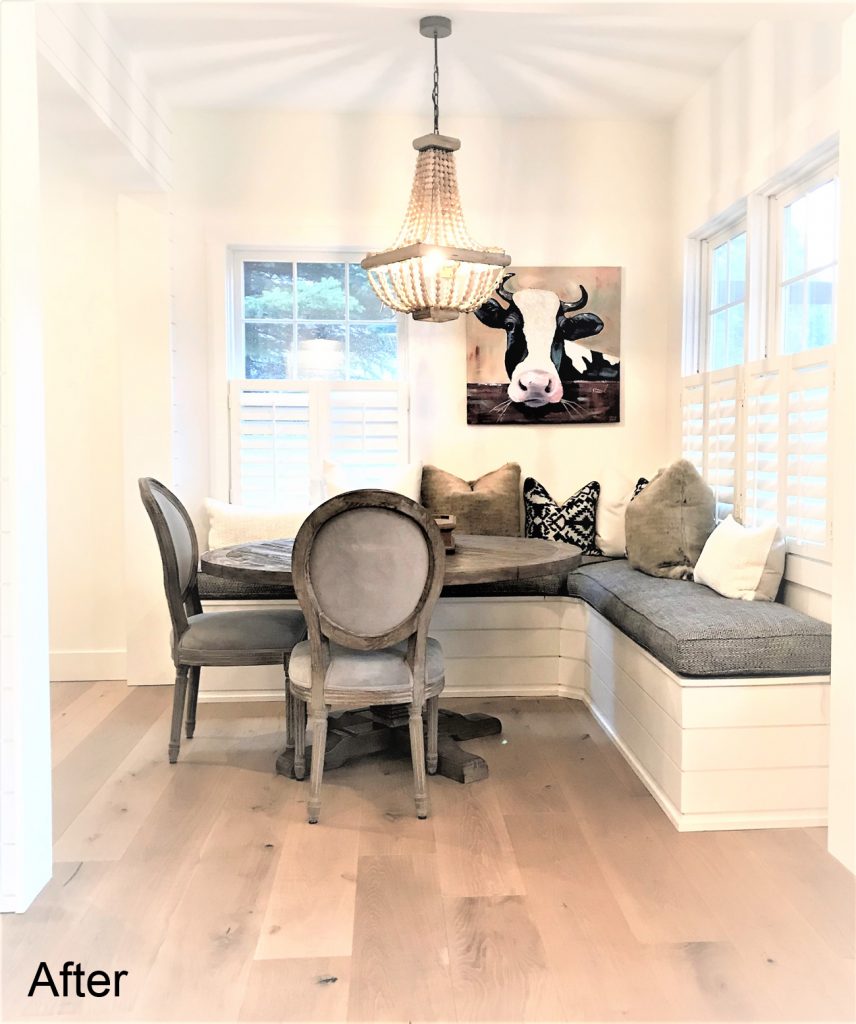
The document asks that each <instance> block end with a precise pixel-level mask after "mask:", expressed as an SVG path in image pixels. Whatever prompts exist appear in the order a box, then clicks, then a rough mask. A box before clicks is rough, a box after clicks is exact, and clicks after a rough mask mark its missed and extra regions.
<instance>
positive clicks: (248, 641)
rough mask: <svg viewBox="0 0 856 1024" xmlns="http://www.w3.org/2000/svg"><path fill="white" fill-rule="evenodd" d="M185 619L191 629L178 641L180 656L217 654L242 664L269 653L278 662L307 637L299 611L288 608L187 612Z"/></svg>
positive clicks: (221, 661)
mask: <svg viewBox="0 0 856 1024" xmlns="http://www.w3.org/2000/svg"><path fill="white" fill-rule="evenodd" d="M187 621H188V623H189V625H190V628H189V629H188V630H187V632H186V633H185V634H184V635H183V636H182V638H181V640H180V641H179V644H178V651H179V655H180V656H184V655H187V656H188V658H190V659H192V660H198V659H200V657H204V655H205V654H207V653H211V654H216V655H217V659H218V661H220V663H221V664H222V663H223V659H224V658H226V657H234V658H235V659H236V663H238V664H242V663H245V662H243V661H242V659H245V658H246V657H247V656H248V655H253V654H258V655H263V654H268V655H270V656H271V659H272V660H273V661H277V660H279V658H281V657H282V655H283V653H284V652H285V651H290V650H291V649H292V648H293V647H294V645H295V644H296V643H297V642H298V641H299V640H302V639H303V637H305V636H306V623H305V621H304V619H303V614H302V612H299V611H292V610H291V609H289V608H248V609H247V610H246V611H243V610H242V611H234V612H203V613H202V614H201V615H190V616H189V617H188V620H187ZM202 663H203V664H204V661H203V662H202Z"/></svg>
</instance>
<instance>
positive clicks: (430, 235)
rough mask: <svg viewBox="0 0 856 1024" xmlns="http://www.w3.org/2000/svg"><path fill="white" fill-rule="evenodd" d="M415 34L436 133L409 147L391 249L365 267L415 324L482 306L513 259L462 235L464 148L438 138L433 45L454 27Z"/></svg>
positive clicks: (427, 26)
mask: <svg viewBox="0 0 856 1024" xmlns="http://www.w3.org/2000/svg"><path fill="white" fill-rule="evenodd" d="M419 31H420V32H421V33H422V35H423V36H428V37H429V38H433V40H434V88H433V90H432V92H431V98H432V101H433V104H434V131H433V132H432V133H431V134H430V135H422V136H420V138H418V139H414V140H413V148H414V149H415V150H417V152H418V153H419V156H418V157H417V158H416V174H415V177H414V179H413V188H412V189H411V192H410V203H409V204H408V207H407V214H406V216H405V218H404V224H402V226H401V230H400V231H399V233H398V237H397V238H396V240H395V243H394V244H393V246H392V247H391V248H389V249H384V250H383V251H382V252H376V253H370V254H369V255H368V256H366V258H365V259H364V260H363V261H362V266H363V267H364V268H365V270H366V271H367V272H368V277H369V281H370V282H371V286H372V288H373V289H374V291H375V294H376V295H377V297H378V298H379V299H380V301H381V302H382V303H383V304H384V305H385V306H389V307H390V308H391V309H395V310H398V311H399V312H401V313H410V314H411V315H412V316H413V319H414V320H429V321H432V322H433V323H442V322H443V321H444V320H454V319H455V318H456V317H457V316H458V314H460V313H467V312H469V311H470V310H472V309H475V308H476V307H477V306H480V305H481V303H482V302H484V301H485V299H487V298H488V296H489V295H490V294H491V292H492V291H493V290H494V288H495V287H496V283H497V280H498V278H499V273H500V271H501V270H502V268H503V267H507V266H508V264H509V263H510V262H511V257H510V256H509V255H508V254H507V253H504V252H503V251H502V250H501V249H492V248H485V247H484V246H482V245H479V243H478V242H476V241H474V240H473V238H472V237H471V235H470V234H469V232H468V231H467V227H466V224H465V223H464V215H463V212H462V210H461V197H460V195H459V193H458V179H457V176H456V174H455V157H454V155H453V154H454V152H455V150H457V149H460V146H461V142H460V139H453V138H451V137H450V136H448V135H441V134H440V129H439V120H440V112H439V91H440V85H439V82H440V76H439V69H438V65H437V40H438V39H443V38H445V37H446V36H448V35H450V34H451V32H452V23H451V21H450V20H449V19H448V18H443V17H439V16H432V17H428V18H422V20H421V21H420V22H419Z"/></svg>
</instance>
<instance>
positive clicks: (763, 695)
mask: <svg viewBox="0 0 856 1024" xmlns="http://www.w3.org/2000/svg"><path fill="white" fill-rule="evenodd" d="M265 603H266V604H267V605H270V603H271V602H265ZM277 603H279V604H282V605H283V606H284V607H286V606H293V605H295V604H296V602H287V601H283V602H277ZM248 605H249V602H246V601H242V602H236V603H235V604H234V605H233V604H231V603H227V602H223V601H218V602H216V604H212V605H211V606H210V607H212V608H214V607H216V609H217V610H227V609H229V608H232V607H236V608H247V607H248ZM431 635H432V636H436V637H437V639H438V640H440V642H441V643H442V645H443V650H444V653H445V656H446V690H445V693H446V695H447V696H449V697H556V696H560V697H568V698H572V699H575V700H582V701H584V702H585V703H586V704H587V705H588V706H589V708H590V709H591V711H592V713H593V714H594V716H595V717H596V718H597V720H598V721H599V722H600V724H601V725H602V727H603V728H604V729H605V731H606V732H607V733H608V734H609V736H610V737H611V738H612V740H613V742H614V743H615V745H616V746H617V748H618V749H619V750H620V751H621V753H622V754H623V755H624V757H625V759H626V760H627V762H628V764H630V766H631V767H632V768H633V770H634V771H635V772H636V774H637V775H638V776H639V778H640V779H641V780H642V781H643V782H644V784H645V785H646V787H647V788H648V789H649V791H650V792H651V794H652V795H653V796H654V798H655V799H656V800H657V802H658V803H659V804H660V806H661V807H662V809H663V810H664V811H665V813H666V814H667V815H668V817H669V819H670V820H671V821H672V823H673V824H674V825H675V827H676V828H677V829H678V830H679V831H681V832H690V831H707V830H716V829H745V828H784V827H790V826H802V827H805V826H814V825H824V824H826V787H827V763H828V756H827V748H828V723H829V676H800V677H790V676H789V677H766V676H765V677H741V678H739V679H734V678H723V679H694V678H688V677H683V676H678V675H676V674H675V673H673V672H671V671H670V670H669V669H667V668H666V667H665V666H664V665H662V664H661V663H660V662H659V661H657V659H656V658H654V657H653V656H652V655H651V654H649V653H648V652H647V651H646V650H644V649H643V648H642V647H640V646H639V645H638V644H636V643H635V642H634V641H633V640H631V639H630V638H629V637H627V636H625V635H624V634H623V633H622V632H621V631H620V630H619V629H617V628H616V627H615V626H613V625H612V624H611V623H610V622H608V621H607V620H606V619H604V618H603V617H602V616H601V615H600V614H599V613H598V612H596V611H594V610H593V609H592V608H590V607H589V606H588V605H586V604H585V603H584V602H582V601H580V600H579V599H577V598H570V597H546V598H542V597H492V598H443V599H441V601H440V603H439V604H438V606H437V610H436V612H435V614H434V618H433V621H432V627H431ZM282 686H283V679H282V672H281V671H280V670H279V669H277V668H275V667H271V666H262V667H256V668H251V669H245V668H244V669H227V668H206V669H205V671H204V672H203V673H202V684H201V691H200V699H201V700H209V701H210V700H254V699H263V700H269V699H271V698H275V697H278V696H279V695H280V694H281V693H282Z"/></svg>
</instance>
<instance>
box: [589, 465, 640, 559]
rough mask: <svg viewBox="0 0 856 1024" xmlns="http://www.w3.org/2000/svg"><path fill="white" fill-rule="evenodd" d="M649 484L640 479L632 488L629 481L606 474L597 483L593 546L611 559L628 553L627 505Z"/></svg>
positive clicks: (628, 479)
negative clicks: (598, 488)
mask: <svg viewBox="0 0 856 1024" xmlns="http://www.w3.org/2000/svg"><path fill="white" fill-rule="evenodd" d="M647 483H648V481H647V479H646V478H645V477H642V476H640V477H639V479H638V480H637V481H636V484H635V485H634V484H633V483H632V482H631V478H630V477H627V476H619V475H617V474H614V473H612V474H608V475H607V478H606V480H601V481H600V497H599V498H598V499H597V511H596V512H595V544H596V545H597V547H598V549H599V550H600V551H602V552H603V554H605V555H609V556H610V557H611V558H623V557H624V555H625V554H626V553H627V531H626V527H625V523H624V518H625V516H626V515H627V506H628V505H629V504H630V502H631V501H633V499H634V497H635V496H636V495H637V494H638V493H639V491H640V490H641V489H642V487H644V486H645V485H646V484H647Z"/></svg>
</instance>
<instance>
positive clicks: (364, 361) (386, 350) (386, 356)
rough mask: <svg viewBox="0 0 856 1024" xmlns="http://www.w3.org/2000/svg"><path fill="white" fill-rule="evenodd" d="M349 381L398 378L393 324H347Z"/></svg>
mask: <svg viewBox="0 0 856 1024" xmlns="http://www.w3.org/2000/svg"><path fill="white" fill-rule="evenodd" d="M350 377H351V380H397V379H398V332H397V330H396V326H395V324H359V325H357V324H351V343H350Z"/></svg>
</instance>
